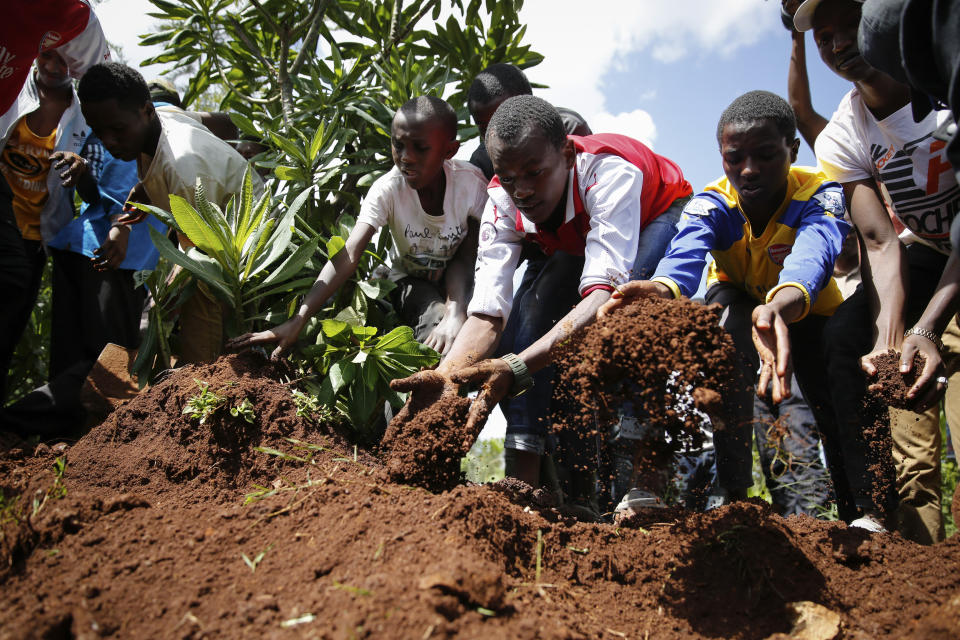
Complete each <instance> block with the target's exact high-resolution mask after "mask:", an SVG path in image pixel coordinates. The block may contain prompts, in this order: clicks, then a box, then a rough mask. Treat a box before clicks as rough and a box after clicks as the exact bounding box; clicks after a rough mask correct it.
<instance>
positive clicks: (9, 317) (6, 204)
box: [0, 0, 110, 403]
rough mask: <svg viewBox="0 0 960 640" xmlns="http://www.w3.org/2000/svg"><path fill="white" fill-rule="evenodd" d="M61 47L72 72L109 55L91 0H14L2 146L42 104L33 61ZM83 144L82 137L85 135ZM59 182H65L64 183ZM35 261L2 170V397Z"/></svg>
mask: <svg viewBox="0 0 960 640" xmlns="http://www.w3.org/2000/svg"><path fill="white" fill-rule="evenodd" d="M51 50H56V51H57V53H58V54H59V55H60V57H61V58H62V59H63V60H64V62H65V63H66V65H67V68H68V69H69V72H70V74H71V76H73V77H80V76H81V75H83V73H84V72H85V71H86V70H87V68H89V67H90V66H91V65H93V64H95V63H97V62H101V61H103V60H106V59H109V57H110V53H109V50H108V49H107V41H106V39H105V38H104V37H103V31H102V30H101V28H100V22H99V21H98V20H97V16H96V14H95V13H94V12H93V11H92V10H91V8H90V5H89V3H87V2H84V1H82V0H48V1H46V2H36V1H35V0H9V1H8V2H5V3H4V19H3V20H2V21H0V136H2V138H0V148H3V146H5V145H6V142H7V138H8V137H9V135H10V133H11V132H12V131H13V127H14V126H15V125H16V124H17V123H18V122H19V121H20V119H21V118H22V117H23V116H25V115H27V114H28V113H32V112H34V111H36V110H37V108H38V105H39V99H38V96H37V94H36V92H28V93H24V92H22V91H21V90H22V89H23V87H24V83H25V82H26V81H27V78H28V76H29V75H30V73H31V67H32V65H33V61H34V60H35V59H36V58H37V56H38V55H40V54H41V53H43V52H47V51H51ZM81 144H82V141H81ZM58 188H59V186H58ZM30 273H31V266H30V262H29V261H28V258H27V253H26V250H25V248H24V244H23V240H22V239H21V236H20V230H19V228H18V226H17V222H16V217H15V215H14V210H13V193H12V191H11V190H10V185H8V184H7V179H6V178H5V177H4V176H3V175H0V300H3V301H4V304H3V305H0V403H2V401H3V399H4V398H5V397H6V378H7V370H8V369H9V367H10V359H11V358H12V357H13V350H14V348H15V347H16V344H17V340H18V339H19V336H20V333H21V332H22V330H23V328H22V326H20V324H21V320H20V318H21V314H22V311H21V310H22V306H23V304H22V303H23V302H24V300H25V299H26V298H28V297H29V290H30V285H29V283H30Z"/></svg>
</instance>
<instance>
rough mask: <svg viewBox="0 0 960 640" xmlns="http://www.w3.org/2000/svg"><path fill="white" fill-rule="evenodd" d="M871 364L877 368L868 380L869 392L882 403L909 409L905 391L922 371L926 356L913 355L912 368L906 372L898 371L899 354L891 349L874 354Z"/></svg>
mask: <svg viewBox="0 0 960 640" xmlns="http://www.w3.org/2000/svg"><path fill="white" fill-rule="evenodd" d="M872 362H873V366H875V367H876V368H877V375H876V377H875V378H874V379H873V380H871V381H870V385H871V391H870V392H871V393H872V394H873V395H874V396H875V397H876V398H878V399H879V400H881V401H882V402H883V403H884V404H887V405H889V406H891V407H896V408H897V409H909V408H910V407H909V404H910V402H909V401H908V400H907V391H909V390H910V387H912V386H913V383H914V382H916V381H917V376H919V375H920V374H921V373H923V367H924V365H925V364H926V358H924V357H923V354H921V353H917V354H915V355H914V356H913V368H912V369H911V370H910V372H909V373H907V374H902V373H900V354H899V353H898V352H896V351H894V350H893V349H889V350H888V351H887V352H886V353H882V354H880V355H878V356H876V357H875V358H874V359H873V360H872Z"/></svg>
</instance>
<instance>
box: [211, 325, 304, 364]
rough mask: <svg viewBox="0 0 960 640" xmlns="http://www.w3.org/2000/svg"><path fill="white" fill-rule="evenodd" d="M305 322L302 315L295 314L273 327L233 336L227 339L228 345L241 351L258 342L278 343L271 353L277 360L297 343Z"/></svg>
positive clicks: (229, 347)
mask: <svg viewBox="0 0 960 640" xmlns="http://www.w3.org/2000/svg"><path fill="white" fill-rule="evenodd" d="M303 324H304V320H303V319H301V318H300V316H294V317H292V318H290V319H289V320H287V321H286V322H284V323H283V324H278V325H277V326H275V327H274V328H272V329H267V330H266V331H257V332H253V333H245V334H243V335H242V336H237V337H236V338H231V339H230V340H227V344H226V347H227V349H230V350H232V351H239V350H240V349H246V348H247V347H253V346H256V345H258V344H273V343H276V344H277V348H276V349H274V350H273V353H271V354H270V357H271V358H272V359H274V360H276V359H277V358H279V357H280V356H282V355H283V354H285V353H286V352H287V351H289V350H290V347H292V346H293V345H294V343H296V341H297V337H298V336H299V335H300V331H301V329H303Z"/></svg>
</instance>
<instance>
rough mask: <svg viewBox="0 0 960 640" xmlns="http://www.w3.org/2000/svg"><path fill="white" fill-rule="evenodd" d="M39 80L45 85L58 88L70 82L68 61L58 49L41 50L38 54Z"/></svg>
mask: <svg viewBox="0 0 960 640" xmlns="http://www.w3.org/2000/svg"><path fill="white" fill-rule="evenodd" d="M37 80H38V81H39V82H40V84H42V85H43V86H45V87H49V88H51V89H57V88H60V87H65V86H68V85H69V84H70V75H69V73H68V70H67V63H66V61H65V60H64V59H63V58H62V57H61V56H60V54H59V53H57V52H56V51H52V50H51V51H41V52H40V55H39V56H37Z"/></svg>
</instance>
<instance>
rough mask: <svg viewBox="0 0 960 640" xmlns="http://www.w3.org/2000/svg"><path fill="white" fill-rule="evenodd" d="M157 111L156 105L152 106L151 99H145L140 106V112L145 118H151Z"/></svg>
mask: <svg viewBox="0 0 960 640" xmlns="http://www.w3.org/2000/svg"><path fill="white" fill-rule="evenodd" d="M156 112H157V109H156V107H154V106H153V101H152V100H147V101H146V102H144V103H143V106H142V107H140V113H142V114H143V115H144V117H145V118H146V119H147V120H153V117H154V114H155V113H156Z"/></svg>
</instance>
